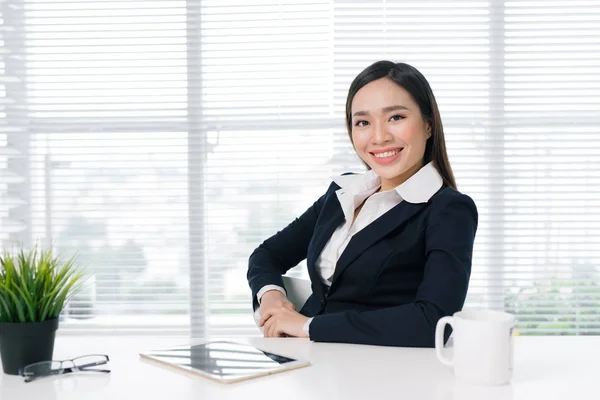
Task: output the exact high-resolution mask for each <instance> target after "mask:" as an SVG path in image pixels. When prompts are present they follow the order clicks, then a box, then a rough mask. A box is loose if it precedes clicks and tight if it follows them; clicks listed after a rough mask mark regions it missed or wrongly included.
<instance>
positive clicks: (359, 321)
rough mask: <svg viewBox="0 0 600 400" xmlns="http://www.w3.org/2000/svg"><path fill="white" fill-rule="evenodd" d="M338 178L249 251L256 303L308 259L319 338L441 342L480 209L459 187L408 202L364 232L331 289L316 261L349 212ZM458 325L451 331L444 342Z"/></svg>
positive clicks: (464, 282) (313, 334) (458, 302)
mask: <svg viewBox="0 0 600 400" xmlns="http://www.w3.org/2000/svg"><path fill="white" fill-rule="evenodd" d="M339 188H340V187H339V186H338V185H337V184H335V183H332V184H331V185H330V187H329V189H328V190H327V192H326V193H325V194H324V195H323V196H322V197H321V198H319V199H318V200H317V201H316V202H315V203H314V204H313V205H312V206H311V207H310V208H309V209H308V210H306V212H304V214H302V215H301V216H300V217H299V218H296V219H295V220H294V221H293V222H292V223H290V224H289V225H288V226H287V227H285V228H284V229H283V230H281V231H279V232H277V233H276V234H275V235H273V236H271V237H270V238H268V239H266V240H265V241H264V242H263V243H262V244H261V245H260V246H259V247H258V248H257V249H256V250H254V252H253V253H252V255H251V256H250V259H249V268H248V274H247V277H248V282H249V285H250V288H251V290H252V298H253V308H254V309H256V308H257V307H258V302H257V300H256V294H257V292H258V291H259V290H260V289H261V288H262V287H263V286H265V285H278V286H281V287H285V286H284V284H283V281H282V279H281V275H283V274H285V273H286V271H288V270H289V269H290V268H292V267H294V266H296V265H297V264H298V263H299V262H301V261H302V260H304V259H306V260H307V266H308V273H309V276H310V280H311V282H312V290H313V294H312V295H311V296H310V297H309V299H308V300H307V301H306V303H305V305H304V306H303V308H302V310H300V313H301V314H303V315H306V316H309V317H314V319H313V320H312V322H311V324H310V328H309V333H310V339H311V340H313V341H316V342H344V343H360V344H372V345H383V346H405V347H433V346H434V345H435V337H434V336H435V335H434V334H435V326H436V323H437V321H438V320H439V319H440V318H441V317H443V316H447V315H452V314H453V313H455V312H457V311H460V310H461V309H462V307H463V305H464V301H465V297H466V295H467V289H468V286H469V277H470V274H471V259H472V254H473V242H474V240H475V234H476V230H477V224H478V212H477V208H476V206H475V203H474V202H473V200H472V199H471V198H470V197H469V196H467V195H464V194H462V193H460V192H458V191H456V190H454V189H452V188H450V187H445V186H442V188H441V189H440V190H439V191H438V192H437V193H436V194H434V195H433V197H432V198H431V199H430V200H429V201H428V202H427V203H419V204H415V203H409V202H407V201H402V202H401V203H400V204H398V205H397V206H395V207H394V208H392V209H391V210H390V211H388V212H387V213H385V214H384V215H382V216H381V217H380V218H378V219H377V220H375V221H373V222H372V223H371V224H369V225H368V226H366V227H365V228H364V229H362V230H361V231H359V232H358V233H356V234H355V235H354V236H353V237H352V239H351V240H350V242H349V243H348V246H347V247H346V249H345V250H344V252H343V253H342V255H341V256H340V258H339V260H338V262H337V264H336V267H335V272H334V275H333V280H332V284H331V287H330V288H329V290H328V288H327V286H326V285H324V284H322V283H321V279H320V277H319V273H318V271H317V269H316V268H315V262H316V260H317V258H318V257H319V255H320V254H321V251H322V250H323V247H324V246H325V244H326V243H327V242H328V240H329V238H330V237H331V235H332V234H333V232H334V231H335V229H336V228H337V227H338V226H339V225H340V224H342V223H343V222H344V220H345V218H344V213H343V211H342V208H341V205H340V203H339V201H338V199H337V196H336V194H335V191H336V190H338V189H339ZM450 333H451V330H450V329H449V328H448V329H447V330H446V332H445V340H447V339H448V337H449V336H450Z"/></svg>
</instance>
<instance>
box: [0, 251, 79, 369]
mask: <svg viewBox="0 0 600 400" xmlns="http://www.w3.org/2000/svg"><path fill="white" fill-rule="evenodd" d="M82 278H83V273H82V272H81V271H80V270H78V269H77V268H76V267H75V258H71V259H68V260H65V261H62V260H61V259H60V258H58V257H56V256H55V255H54V254H53V253H52V250H43V249H42V250H38V248H37V246H36V247H34V248H33V249H32V250H30V251H25V250H23V249H21V250H20V251H19V252H18V253H17V254H15V255H13V254H11V253H9V252H8V251H7V250H4V253H3V255H2V256H0V356H1V357H2V368H3V370H4V373H6V374H11V375H17V374H18V373H19V369H20V368H22V367H24V366H26V365H29V364H32V363H35V362H39V361H49V360H52V356H53V353H54V338H55V333H56V330H57V329H58V317H59V315H60V313H61V311H62V310H63V308H64V306H65V304H66V303H67V302H68V300H69V299H70V297H71V296H72V295H73V294H75V293H76V292H77V291H78V290H79V289H80V288H81V284H82Z"/></svg>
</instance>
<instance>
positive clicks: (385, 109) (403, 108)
mask: <svg viewBox="0 0 600 400" xmlns="http://www.w3.org/2000/svg"><path fill="white" fill-rule="evenodd" d="M397 110H407V111H410V110H409V109H408V107H405V106H401V105H396V106H388V107H383V108H382V109H381V111H382V112H384V113H386V112H390V111H397ZM361 115H370V113H369V112H368V111H357V112H355V113H354V115H353V116H354V117H358V116H361Z"/></svg>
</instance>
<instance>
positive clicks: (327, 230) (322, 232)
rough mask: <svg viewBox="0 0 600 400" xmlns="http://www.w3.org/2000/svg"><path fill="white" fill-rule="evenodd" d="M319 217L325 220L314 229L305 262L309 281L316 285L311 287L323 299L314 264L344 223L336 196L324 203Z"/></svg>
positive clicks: (342, 213)
mask: <svg viewBox="0 0 600 400" xmlns="http://www.w3.org/2000/svg"><path fill="white" fill-rule="evenodd" d="M321 215H322V216H323V217H325V216H326V218H323V222H322V223H321V224H319V225H321V226H318V227H316V228H315V231H314V233H313V238H312V242H311V245H310V247H309V249H308V254H307V260H306V264H307V267H308V274H309V276H310V278H311V281H312V282H314V283H317V284H315V285H313V288H314V289H315V290H319V293H316V295H318V296H319V298H320V299H321V298H323V297H325V293H324V287H323V284H322V283H321V278H320V277H319V273H318V271H317V268H316V266H315V264H316V262H317V259H318V257H319V255H320V254H321V252H322V251H323V248H324V247H325V245H326V244H327V242H328V241H329V239H330V238H331V236H332V235H333V232H335V230H336V229H337V227H338V226H340V224H341V223H342V222H344V212H343V210H342V206H341V205H340V203H339V201H338V199H337V196H332V200H331V201H327V202H325V204H324V206H323V209H322V210H321Z"/></svg>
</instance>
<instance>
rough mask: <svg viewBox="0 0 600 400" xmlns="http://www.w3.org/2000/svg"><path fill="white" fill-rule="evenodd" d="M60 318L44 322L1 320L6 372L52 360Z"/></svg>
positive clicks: (1, 352)
mask: <svg viewBox="0 0 600 400" xmlns="http://www.w3.org/2000/svg"><path fill="white" fill-rule="evenodd" d="M57 329H58V318H55V319H51V320H47V321H43V322H0V356H2V369H3V370H4V373H5V374H9V375H18V374H19V369H20V368H23V367H24V366H26V365H29V364H33V363H36V362H39V361H50V360H52V355H53V353H54V338H55V335H56V330H57Z"/></svg>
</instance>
